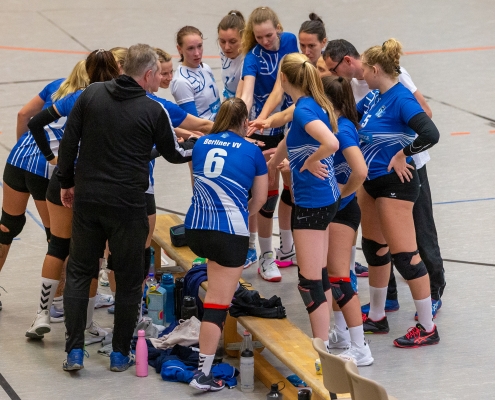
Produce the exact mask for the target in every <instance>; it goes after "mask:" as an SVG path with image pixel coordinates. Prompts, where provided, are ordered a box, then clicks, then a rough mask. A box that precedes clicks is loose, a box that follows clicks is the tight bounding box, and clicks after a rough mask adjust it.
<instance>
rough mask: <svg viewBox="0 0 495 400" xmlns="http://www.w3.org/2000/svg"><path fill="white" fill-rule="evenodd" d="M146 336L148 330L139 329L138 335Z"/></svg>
mask: <svg viewBox="0 0 495 400" xmlns="http://www.w3.org/2000/svg"><path fill="white" fill-rule="evenodd" d="M141 336H142V337H145V336H146V332H145V331H143V330H142V329H140V330H138V337H141Z"/></svg>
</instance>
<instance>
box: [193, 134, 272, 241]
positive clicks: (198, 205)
mask: <svg viewBox="0 0 495 400" xmlns="http://www.w3.org/2000/svg"><path fill="white" fill-rule="evenodd" d="M192 163H193V175H194V188H193V197H192V204H191V206H190V207H189V211H188V212H187V215H186V219H185V226H186V228H188V229H202V230H212V231H220V232H225V233H229V234H232V235H240V236H249V230H248V214H249V212H248V191H249V189H251V186H252V185H253V180H254V178H255V177H256V176H259V175H265V174H266V173H267V167H266V161H265V158H264V157H263V154H262V153H261V150H260V149H259V147H257V146H255V145H254V144H252V143H249V142H248V141H247V140H245V139H243V138H241V137H240V136H239V135H237V134H235V133H233V132H229V131H227V132H220V133H215V134H210V135H207V136H203V137H200V138H199V139H198V141H197V142H196V144H195V145H194V151H193V156H192Z"/></svg>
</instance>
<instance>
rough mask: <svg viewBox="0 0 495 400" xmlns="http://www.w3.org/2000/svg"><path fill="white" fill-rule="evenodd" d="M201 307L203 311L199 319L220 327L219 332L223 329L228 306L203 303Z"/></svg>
mask: <svg viewBox="0 0 495 400" xmlns="http://www.w3.org/2000/svg"><path fill="white" fill-rule="evenodd" d="M203 307H204V313H203V319H202V320H201V321H202V322H211V323H212V324H215V325H216V326H218V327H219V328H220V332H221V331H223V326H224V325H225V319H226V318H227V311H228V310H229V306H228V305H223V304H213V303H204V305H203Z"/></svg>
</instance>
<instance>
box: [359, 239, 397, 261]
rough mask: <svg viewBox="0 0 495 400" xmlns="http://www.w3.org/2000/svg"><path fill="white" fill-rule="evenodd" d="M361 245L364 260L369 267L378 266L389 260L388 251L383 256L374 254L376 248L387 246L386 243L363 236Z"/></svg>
mask: <svg viewBox="0 0 495 400" xmlns="http://www.w3.org/2000/svg"><path fill="white" fill-rule="evenodd" d="M361 245H362V247H363V253H364V257H365V258H366V262H367V263H368V265H369V266H370V267H380V266H382V265H386V264H388V263H389V262H390V260H391V258H390V251H388V252H387V253H386V254H384V255H383V256H378V255H377V254H376V253H377V251H378V250H380V249H383V248H384V247H387V246H388V245H387V244H381V243H377V242H375V241H374V240H370V239H366V238H364V237H363V239H362V241H361Z"/></svg>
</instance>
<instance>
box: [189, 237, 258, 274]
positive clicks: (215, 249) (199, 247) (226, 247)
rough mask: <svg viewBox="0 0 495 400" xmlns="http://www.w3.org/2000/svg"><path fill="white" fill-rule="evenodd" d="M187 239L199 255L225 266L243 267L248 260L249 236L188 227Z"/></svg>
mask: <svg viewBox="0 0 495 400" xmlns="http://www.w3.org/2000/svg"><path fill="white" fill-rule="evenodd" d="M186 240H187V245H188V246H189V247H190V249H191V250H192V251H193V252H194V253H195V254H196V255H197V256H199V257H203V258H207V259H209V260H211V261H215V262H216V263H218V264H220V265H221V266H223V267H234V268H235V267H241V266H243V265H244V263H245V262H246V255H247V252H248V249H249V236H239V235H232V234H230V233H225V232H220V231H209V230H202V229H186Z"/></svg>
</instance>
